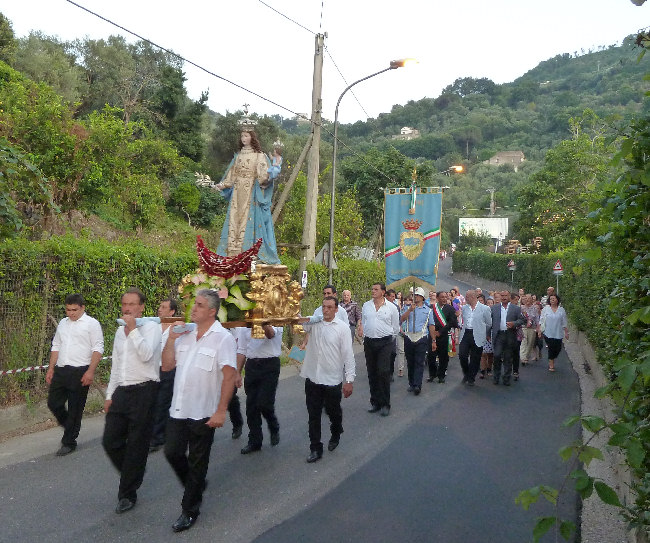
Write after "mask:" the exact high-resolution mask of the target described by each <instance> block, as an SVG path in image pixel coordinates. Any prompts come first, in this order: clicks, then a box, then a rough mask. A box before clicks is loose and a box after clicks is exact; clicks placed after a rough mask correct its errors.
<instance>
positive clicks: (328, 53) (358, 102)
mask: <svg viewBox="0 0 650 543" xmlns="http://www.w3.org/2000/svg"><path fill="white" fill-rule="evenodd" d="M325 51H327V56H328V57H330V60H331V61H332V64H334V67H335V68H336V71H337V72H338V73H339V75H340V76H341V79H343V82H344V83H345V84H346V86H349V85H350V83H348V80H347V79H345V76H344V75H343V73H341V70H340V69H339V67H338V65H337V64H336V61H335V60H334V57H333V56H332V53H330V50H329V49H328V47H327V46H325ZM350 93H351V94H352V96H354V99H355V100H356V101H357V104H359V107H360V108H361V109H363V112H364V113H365V114H366V119H369V118H370V115H369V114H368V112H367V111H366V108H365V107H363V105H362V104H361V102H360V101H359V98H358V97H357V95H356V94H354V91H353V90H352V89H350Z"/></svg>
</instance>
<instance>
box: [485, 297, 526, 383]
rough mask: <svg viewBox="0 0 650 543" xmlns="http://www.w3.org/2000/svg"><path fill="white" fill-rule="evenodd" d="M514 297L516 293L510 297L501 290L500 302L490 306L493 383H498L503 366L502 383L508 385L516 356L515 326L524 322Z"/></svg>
mask: <svg viewBox="0 0 650 543" xmlns="http://www.w3.org/2000/svg"><path fill="white" fill-rule="evenodd" d="M516 298H517V295H516V294H515V295H513V296H512V297H511V296H510V292H508V291H507V290H504V291H502V292H501V303H500V304H498V305H496V304H495V305H493V306H492V348H493V349H494V364H493V367H492V378H493V380H494V384H495V385H498V384H499V379H500V377H501V368H502V367H503V384H504V385H506V386H510V379H511V377H512V364H513V361H514V359H515V356H517V354H516V353H515V350H516V349H517V327H518V326H521V325H522V324H524V322H526V320H525V319H524V317H523V316H522V314H521V308H520V307H519V306H518V305H516V303H515V301H516Z"/></svg>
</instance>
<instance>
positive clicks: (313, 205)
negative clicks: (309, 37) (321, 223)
mask: <svg viewBox="0 0 650 543" xmlns="http://www.w3.org/2000/svg"><path fill="white" fill-rule="evenodd" d="M326 36H327V34H317V35H316V49H315V51H314V80H313V87H312V93H311V120H312V124H311V134H312V141H311V149H310V150H309V165H308V167H307V195H306V205H305V222H304V227H303V231H302V244H303V246H306V248H305V249H303V250H302V253H301V255H300V266H299V269H300V272H301V273H300V275H302V272H303V271H304V270H305V269H306V267H307V262H308V261H312V260H314V257H315V256H316V212H317V204H318V174H319V173H320V125H321V111H322V109H323V101H322V98H321V91H322V87H323V53H324V44H325V37H326Z"/></svg>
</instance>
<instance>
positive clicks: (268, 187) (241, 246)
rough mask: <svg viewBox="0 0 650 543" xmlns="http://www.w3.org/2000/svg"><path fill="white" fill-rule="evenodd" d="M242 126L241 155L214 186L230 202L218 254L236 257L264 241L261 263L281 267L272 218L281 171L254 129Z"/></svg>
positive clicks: (261, 250)
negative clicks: (274, 191)
mask: <svg viewBox="0 0 650 543" xmlns="http://www.w3.org/2000/svg"><path fill="white" fill-rule="evenodd" d="M240 126H242V130H241V135H240V140H239V152H238V153H236V154H235V157H234V158H233V159H232V161H231V162H230V165H229V166H228V169H227V170H226V173H225V174H224V176H223V178H222V179H221V181H220V182H219V183H217V184H216V185H215V186H214V188H215V189H216V190H218V191H219V192H220V193H221V194H222V196H224V197H225V198H226V199H228V200H229V202H230V203H229V205H228V211H227V212H226V221H225V222H224V225H223V229H222V230H221V239H220V242H219V247H218V248H217V253H218V254H220V255H225V256H236V255H238V254H240V253H242V252H243V251H245V250H246V249H249V248H250V247H251V246H252V245H253V244H254V243H255V242H256V241H257V240H258V239H259V238H262V246H261V247H260V251H259V253H258V258H259V259H260V261H261V262H264V263H265V264H280V259H279V258H278V250H277V248H276V244H275V233H274V231H273V220H272V218H271V198H272V196H273V180H274V179H275V178H276V177H277V175H278V173H279V171H278V170H279V168H272V167H271V163H270V161H269V159H268V157H267V156H266V154H264V153H263V152H262V148H261V146H260V143H259V141H258V139H257V135H256V134H255V132H254V130H253V129H252V128H251V127H250V126H246V125H244V124H241V125H240Z"/></svg>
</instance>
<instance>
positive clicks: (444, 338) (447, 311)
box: [427, 290, 458, 383]
mask: <svg viewBox="0 0 650 543" xmlns="http://www.w3.org/2000/svg"><path fill="white" fill-rule="evenodd" d="M431 312H432V313H433V322H430V323H429V335H430V336H431V350H430V351H429V357H428V363H429V378H428V379H427V381H428V382H432V381H433V380H434V379H435V378H436V377H437V378H438V382H439V383H444V382H445V375H446V374H447V366H449V334H450V333H451V331H452V329H453V328H457V327H458V322H457V319H456V312H455V311H454V308H453V307H452V306H451V305H449V304H447V293H446V292H445V291H444V290H439V291H438V292H437V293H436V301H435V303H433V304H431ZM436 358H437V359H438V363H437V364H436Z"/></svg>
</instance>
